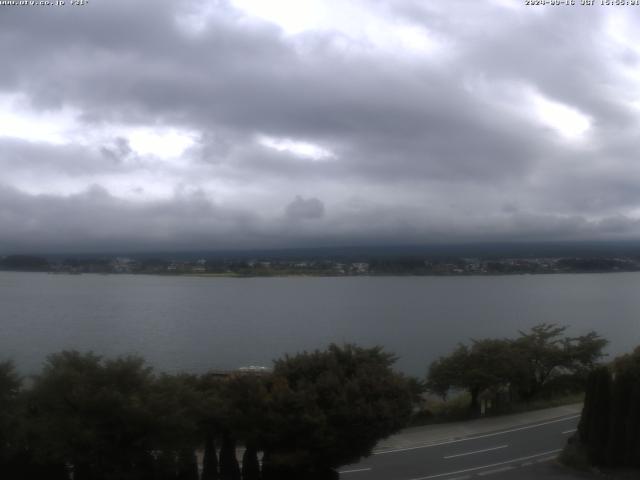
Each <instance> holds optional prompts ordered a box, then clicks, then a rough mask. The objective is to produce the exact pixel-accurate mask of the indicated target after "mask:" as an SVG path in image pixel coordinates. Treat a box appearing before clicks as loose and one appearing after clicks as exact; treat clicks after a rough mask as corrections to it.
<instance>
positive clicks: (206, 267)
mask: <svg viewBox="0 0 640 480" xmlns="http://www.w3.org/2000/svg"><path fill="white" fill-rule="evenodd" d="M2 270H4V271H30V272H49V273H53V274H82V273H97V274H152V275H191V276H207V277H279V276H332V277H335V276H386V275H407V276H461V275H508V274H549V273H611V272H637V271H640V257H636V256H578V257H566V256H558V257H552V256H548V257H547V256H545V257H504V258H502V257H489V258H482V257H444V258H433V257H426V256H382V257H376V258H372V259H368V260H364V259H362V258H358V257H348V256H343V257H336V258H328V257H327V258H314V257H309V258H305V257H298V258H281V257H269V256H261V257H256V258H243V257H214V258H207V257H201V258H199V257H193V258H179V259H176V258H171V257H170V256H167V257H148V256H141V257H136V256H113V257H112V256H68V257H64V258H55V257H54V258H47V257H44V256H33V255H7V256H4V257H3V256H0V271H2Z"/></svg>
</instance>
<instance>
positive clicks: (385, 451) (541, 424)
mask: <svg viewBox="0 0 640 480" xmlns="http://www.w3.org/2000/svg"><path fill="white" fill-rule="evenodd" d="M579 417H580V415H572V416H571V417H565V418H559V419H557V420H550V421H548V422H544V423H537V424H535V425H527V426H525V427H517V428H512V429H510V430H502V431H500V432H493V433H487V434H484V435H478V436H475V437H468V438H459V439H457V440H447V441H446V442H439V443H426V444H422V445H416V446H415V447H406V448H397V449H393V450H382V451H380V452H373V455H385V454H387V453H396V452H407V451H409V450H418V449H420V448H430V447H437V446H440V445H450V444H452V443H460V442H468V441H470V440H477V439H479V438H487V437H495V436H496V435H504V434H505V433H512V432H519V431H521V430H528V429H531V428H537V427H543V426H545V425H550V424H552V423H558V422H566V421H568V420H573V419H574V418H579Z"/></svg>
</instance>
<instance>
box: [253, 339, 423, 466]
mask: <svg viewBox="0 0 640 480" xmlns="http://www.w3.org/2000/svg"><path fill="white" fill-rule="evenodd" d="M394 361H395V358H394V357H393V356H392V355H390V354H388V353H385V352H383V350H382V349H381V348H379V347H376V348H370V349H363V348H359V347H356V346H354V345H345V346H343V347H339V346H337V345H331V346H330V347H329V348H328V350H326V351H322V352H319V351H316V352H313V353H302V354H298V355H296V356H293V357H290V356H287V357H285V358H284V359H281V360H278V361H276V363H275V369H274V375H273V379H272V381H271V385H270V389H269V397H268V404H267V410H266V413H267V426H266V429H265V432H264V436H263V438H262V442H263V446H264V450H265V455H266V456H267V459H268V462H269V465H270V467H271V468H274V469H276V470H277V469H278V468H280V467H282V466H284V465H286V466H287V467H288V468H289V469H292V470H297V471H309V472H313V471H316V470H318V471H319V470H321V469H326V468H336V467H338V466H340V465H343V464H347V463H351V462H354V461H356V460H358V459H359V458H360V457H362V456H365V455H369V454H370V452H371V450H372V448H373V447H374V446H375V444H376V443H377V441H378V440H380V439H381V438H384V437H386V436H388V435H390V434H392V433H394V432H395V431H397V430H398V429H400V428H402V427H403V426H404V425H405V424H406V422H407V420H408V418H409V416H410V413H411V406H412V403H411V390H410V388H409V386H408V383H407V381H406V379H405V378H404V377H402V376H400V375H398V374H396V373H394V372H393V371H392V370H391V365H392V364H393V362H394Z"/></svg>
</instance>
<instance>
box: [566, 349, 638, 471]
mask: <svg viewBox="0 0 640 480" xmlns="http://www.w3.org/2000/svg"><path fill="white" fill-rule="evenodd" d="M578 437H579V440H580V445H581V446H582V447H583V448H584V450H585V451H586V454H587V458H588V459H589V461H590V462H591V463H592V464H594V465H600V466H610V467H640V347H638V348H637V349H636V350H635V351H634V352H633V354H631V355H624V356H622V357H619V358H617V359H616V360H615V361H614V362H612V364H611V365H610V367H609V368H607V367H600V368H596V369H595V370H594V371H593V372H592V373H591V374H590V375H589V379H588V384H587V392H586V396H585V404H584V408H583V410H582V416H581V418H580V424H579V426H578Z"/></svg>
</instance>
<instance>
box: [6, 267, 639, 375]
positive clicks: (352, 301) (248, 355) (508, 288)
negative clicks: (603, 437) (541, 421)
mask: <svg viewBox="0 0 640 480" xmlns="http://www.w3.org/2000/svg"><path fill="white" fill-rule="evenodd" d="M543 321H544V322H562V323H565V324H569V325H571V333H572V334H580V333H584V332H586V331H588V330H590V329H595V330H597V331H598V332H600V333H601V334H603V335H604V336H606V337H607V338H609V339H610V340H611V344H610V347H609V351H610V352H611V353H614V354H617V353H621V352H625V351H628V350H630V349H631V348H632V347H633V346H635V345H638V344H640V273H619V274H593V275H591V274H582V275H526V276H497V277H352V278H302V277H297V278H248V279H234V278H195V277H161V276H143V275H135V276H134V275H108V276H103V275H48V274H40V273H8V272H0V359H3V358H12V359H13V360H14V361H15V362H16V364H17V366H18V367H19V369H20V370H21V371H22V372H24V373H29V372H34V371H37V370H38V369H39V367H40V365H41V364H42V361H43V360H44V358H45V357H46V355H47V354H49V353H52V352H57V351H59V350H62V349H70V348H74V349H79V350H93V351H94V352H96V353H100V354H105V355H117V354H127V353H137V354H141V355H143V356H144V357H145V358H146V359H147V360H148V361H149V362H150V363H151V364H152V365H153V366H155V367H157V368H158V369H159V370H164V371H171V372H175V371H194V372H200V371H204V370H207V369H209V368H217V369H218V368H219V369H227V368H236V367H240V366H243V365H252V364H254V365H270V364H271V360H272V359H274V358H277V357H278V356H280V355H282V354H283V353H286V352H290V353H294V352H296V351H300V350H304V349H315V348H323V347H325V346H326V345H327V344H328V343H330V342H357V343H358V344H361V345H363V346H372V345H376V344H380V345H384V346H385V347H386V348H387V349H388V350H390V351H393V352H395V353H396V354H397V355H398V356H399V357H400V359H399V361H398V363H397V366H398V368H399V369H401V370H403V371H405V372H407V373H410V374H414V375H423V374H424V373H425V372H426V368H427V365H428V363H429V362H430V361H431V360H433V359H434V358H436V357H438V356H439V355H442V354H445V353H447V352H448V351H449V350H450V349H451V348H453V347H454V346H455V345H456V343H457V342H459V341H466V340H468V339H470V338H482V337H501V336H513V335H515V334H516V333H517V330H518V329H526V328H528V327H530V326H532V325H535V324H537V323H540V322H543Z"/></svg>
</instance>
